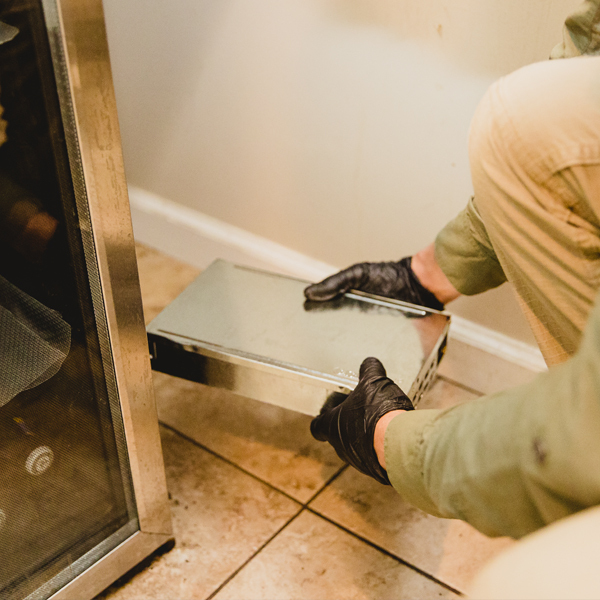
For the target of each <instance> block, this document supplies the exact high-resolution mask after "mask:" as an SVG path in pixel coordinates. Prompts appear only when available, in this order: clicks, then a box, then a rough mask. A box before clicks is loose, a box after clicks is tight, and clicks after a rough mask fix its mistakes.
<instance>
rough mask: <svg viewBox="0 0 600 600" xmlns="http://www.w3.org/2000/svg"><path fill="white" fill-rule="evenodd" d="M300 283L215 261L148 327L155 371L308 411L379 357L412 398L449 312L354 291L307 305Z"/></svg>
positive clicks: (434, 358) (438, 349)
mask: <svg viewBox="0 0 600 600" xmlns="http://www.w3.org/2000/svg"><path fill="white" fill-rule="evenodd" d="M306 285H307V282H305V281H301V280H298V279H294V278H291V277H286V276H282V275H278V274H274V273H268V272H265V271H259V270H256V269H252V268H249V267H243V266H238V265H234V264H231V263H228V262H225V261H222V260H218V261H215V262H214V263H213V264H212V265H211V266H210V267H209V268H208V269H207V270H205V271H204V272H203V273H202V274H201V275H200V276H199V277H198V278H197V279H196V280H195V281H194V282H193V283H192V284H191V285H190V286H189V287H188V288H187V289H186V290H185V291H184V292H183V293H182V294H181V295H180V296H179V297H178V298H176V299H175V300H174V301H173V302H172V303H171V304H170V305H169V306H168V307H167V308H166V309H165V310H164V311H163V312H162V313H160V314H159V315H158V316H157V317H156V318H155V319H154V320H153V321H152V322H151V323H150V325H149V326H148V328H147V330H148V338H149V343H150V353H151V357H152V368H153V369H154V370H157V371H163V372H165V373H169V374H171V375H176V376H179V377H183V378H185V379H190V380H193V381H198V382H200V383H204V384H206V385H209V386H213V387H219V388H224V389H227V390H231V391H233V392H235V393H238V394H241V395H243V396H247V397H249V398H253V399H256V400H261V401H264V402H269V403H271V404H276V405H278V406H283V407H285V408H289V409H292V410H295V411H298V412H302V413H305V414H308V415H316V414H318V413H319V410H320V409H321V407H322V405H323V403H324V402H325V400H326V399H327V397H328V396H329V395H330V394H331V393H333V392H338V393H340V392H341V393H345V394H348V393H350V391H352V390H353V389H354V387H355V386H356V383H357V382H358V377H357V374H358V370H359V367H360V364H361V362H362V360H363V359H364V358H366V357H367V356H376V357H377V358H379V359H380V360H381V361H382V362H383V364H384V365H385V367H386V369H387V372H388V375H389V376H390V377H391V378H392V379H393V380H394V381H395V382H396V383H397V384H398V385H399V386H400V387H401V388H402V389H403V390H404V391H405V392H406V393H407V394H408V395H409V396H410V398H411V399H412V400H413V402H415V403H418V402H419V400H420V399H421V396H422V394H423V392H424V391H425V390H426V389H427V387H428V385H429V384H430V383H431V381H432V379H433V376H434V374H435V371H436V368H437V365H438V363H439V361H440V360H441V358H442V356H443V353H444V350H445V347H446V339H447V334H448V327H449V323H450V317H449V316H448V315H447V314H445V313H442V312H439V311H433V310H428V309H424V308H422V307H420V306H414V305H410V304H406V303H404V302H398V301H394V300H390V299H386V298H379V297H377V296H372V295H368V294H364V293H360V292H352V293H348V294H346V295H345V296H344V297H343V298H340V299H338V300H335V301H331V302H325V303H308V302H305V299H304V294H303V290H304V288H305V287H306Z"/></svg>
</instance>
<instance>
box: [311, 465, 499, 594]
mask: <svg viewBox="0 0 600 600" xmlns="http://www.w3.org/2000/svg"><path fill="white" fill-rule="evenodd" d="M310 506H311V508H312V509H314V510H316V511H317V512H319V513H321V514H323V515H324V516H326V517H328V518H330V519H331V520H333V521H335V522H336V523H339V524H340V525H343V526H344V527H346V528H348V529H349V530H350V531H353V532H354V533H356V534H358V535H360V536H362V537H364V538H365V539H368V540H369V541H371V542H374V543H375V544H377V545H378V546H381V547H382V548H385V549H386V550H388V551H389V552H392V553H393V554H394V555H396V556H398V557H400V558H402V559H404V560H406V561H407V562H409V563H410V564H412V565H414V566H416V567H418V568H419V569H422V570H423V571H425V572H427V573H429V574H430V575H433V576H434V577H436V578H437V579H439V580H440V581H443V582H444V583H446V584H448V585H450V586H452V587H453V588H455V589H458V590H461V591H464V590H465V588H466V585H467V584H468V583H469V582H470V580H471V578H472V577H473V575H474V574H475V573H476V572H477V571H478V570H479V569H480V568H481V566H483V564H484V563H485V562H486V561H487V560H488V559H489V558H491V557H492V556H494V555H495V554H496V553H498V552H499V551H500V550H502V549H503V548H505V547H506V546H507V545H508V544H510V543H511V542H510V541H509V540H507V539H506V538H501V539H496V540H492V539H490V538H487V537H485V536H484V535H482V534H481V533H479V532H478V531H476V530H475V529H473V528H472V527H470V526H469V525H467V524H466V523H463V522H461V521H454V520H448V519H438V518H436V517H432V516H431V515H427V514H425V513H424V512H422V511H420V510H419V509H417V508H414V507H413V506H411V505H410V504H408V503H406V502H404V501H403V500H402V498H401V497H400V496H399V495H398V494H397V493H396V492H395V491H394V490H393V489H392V488H390V487H386V486H382V485H380V484H378V483H377V482H375V481H374V480H372V479H370V478H369V477H366V476H365V475H362V474H361V473H359V472H358V471H355V470H354V469H348V470H346V471H345V472H344V473H342V475H341V476H340V477H338V478H337V479H336V480H335V481H334V482H333V483H332V484H331V485H330V486H328V487H327V488H326V489H325V490H324V491H323V492H322V493H321V494H320V495H319V496H318V497H317V498H316V499H315V501H313V502H312V503H311V505H310Z"/></svg>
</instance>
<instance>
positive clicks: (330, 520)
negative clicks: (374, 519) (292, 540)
mask: <svg viewBox="0 0 600 600" xmlns="http://www.w3.org/2000/svg"><path fill="white" fill-rule="evenodd" d="M306 510H307V511H309V512H311V513H313V514H314V515H316V516H317V517H321V518H322V519H324V520H325V521H327V522H329V523H331V524H332V525H335V526H336V527H337V528H338V529H341V530H342V531H345V532H346V533H348V534H350V535H351V536H353V537H355V538H357V539H359V540H360V541H361V542H364V543H365V544H367V546H370V547H371V548H374V549H375V550H379V552H381V553H382V554H385V555H386V556H388V557H389V558H392V559H394V560H395V561H397V562H399V563H401V564H403V565H404V566H405V567H409V568H410V569H412V570H413V571H416V572H417V573H419V574H420V575H423V577H426V578H427V579H430V580H431V581H433V582H435V583H437V584H439V585H441V586H442V587H445V588H446V589H448V590H450V591H451V592H454V593H455V594H458V595H459V596H463V597H464V593H463V592H461V591H460V590H457V589H456V588H453V587H452V586H451V585H449V584H447V583H444V582H443V581H441V580H439V579H437V578H436V577H434V576H433V575H431V574H429V573H427V571H423V569H420V568H419V567H417V566H415V565H413V564H411V563H409V562H408V561H406V560H404V559H403V558H400V557H399V556H397V555H396V554H394V553H393V552H390V551H389V550H386V549H385V548H383V547H382V546H379V545H378V544H376V543H375V542H372V541H371V540H369V539H367V538H365V537H363V536H362V535H359V534H358V533H356V532H354V531H352V530H351V529H348V528H347V527H345V526H344V525H340V524H339V523H337V522H336V521H334V520H333V519H331V518H329V517H327V516H325V515H324V514H322V513H320V512H318V511H316V510H315V509H313V508H310V507H309V506H307V507H306Z"/></svg>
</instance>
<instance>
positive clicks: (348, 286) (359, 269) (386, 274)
mask: <svg viewBox="0 0 600 600" xmlns="http://www.w3.org/2000/svg"><path fill="white" fill-rule="evenodd" d="M411 260H412V257H411V256H407V257H406V258H403V259H402V260H401V261H399V262H381V263H359V264H357V265H353V266H352V267H348V268H347V269H345V270H344V271H340V272H339V273H336V274H335V275H332V276H331V277H327V279H324V280H323V281H321V282H320V283H314V284H313V285H309V286H308V287H307V288H306V289H305V290H304V295H305V296H306V298H307V299H308V300H312V301H324V300H331V299H333V298H335V297H336V296H341V295H342V294H345V293H346V292H348V291H349V290H360V291H362V292H367V293H369V294H376V295H377V296H385V297H387V298H395V299H396V300H402V301H404V302H410V303H411V304H418V305H420V306H426V307H428V308H433V309H435V310H443V309H444V305H443V304H442V303H441V302H440V301H439V300H438V299H437V298H436V297H435V296H434V295H433V294H432V293H431V292H430V291H429V290H427V289H425V288H424V287H423V286H422V285H421V282H420V281H419V280H418V279H417V276H416V275H415V274H414V272H413V270H412V268H411V266H410V263H411Z"/></svg>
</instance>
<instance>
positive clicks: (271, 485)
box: [159, 421, 306, 508]
mask: <svg viewBox="0 0 600 600" xmlns="http://www.w3.org/2000/svg"><path fill="white" fill-rule="evenodd" d="M159 424H160V425H161V426H162V427H164V428H165V429H168V430H169V431H171V432H172V433H174V434H175V435H178V436H180V437H182V438H183V439H184V440H186V441H188V442H190V443H191V444H194V446H197V447H198V448H200V449H201V450H204V451H205V452H208V453H209V454H212V456H215V457H216V458H219V459H221V460H222V461H224V462H226V463H227V464H228V465H230V466H232V467H234V468H236V469H237V470H238V471H242V473H245V474H246V475H249V476H250V477H252V479H254V480H256V481H260V483H262V484H264V485H266V486H267V487H270V488H271V489H272V490H275V491H276V492H279V493H280V494H282V495H283V496H285V497H286V498H288V499H289V500H293V502H294V503H295V504H299V505H300V506H302V507H303V508H304V507H305V506H306V505H305V504H304V503H303V502H300V501H299V500H298V499H296V498H294V497H293V496H290V495H289V494H288V493H287V492H284V491H283V490H280V489H279V488H278V487H275V486H274V485H273V484H272V483H269V482H268V481H265V480H264V479H261V478H260V477H258V475H255V474H254V473H251V472H250V471H247V470H246V469H244V467H240V465H238V464H236V463H234V462H233V461H232V460H231V459H229V458H226V457H225V456H221V455H220V454H218V453H217V452H215V451H214V450H211V449H210V448H207V447H206V446H204V445H203V444H201V443H200V442H198V441H196V440H195V439H194V438H191V437H190V436H189V435H186V434H185V433H181V431H179V430H178V429H175V428H174V427H171V426H170V425H167V423H165V422H164V421H159Z"/></svg>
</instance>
